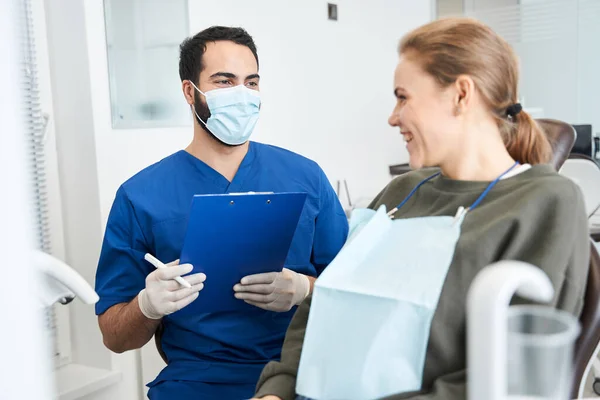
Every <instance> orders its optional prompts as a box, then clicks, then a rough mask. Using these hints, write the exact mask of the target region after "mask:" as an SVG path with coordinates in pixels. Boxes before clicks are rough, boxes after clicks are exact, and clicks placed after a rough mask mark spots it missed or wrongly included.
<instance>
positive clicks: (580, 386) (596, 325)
mask: <svg viewBox="0 0 600 400" xmlns="http://www.w3.org/2000/svg"><path fill="white" fill-rule="evenodd" d="M560 174H561V175H564V176H566V177H568V178H570V179H572V180H573V181H574V182H575V183H577V184H578V185H579V187H580V189H581V191H582V193H583V197H584V202H585V208H586V213H587V215H588V218H590V236H591V237H592V243H591V256H590V271H589V277H588V283H587V288H586V294H585V302H584V309H583V313H582V315H581V319H580V323H581V327H582V331H581V335H580V337H579V339H578V341H577V344H576V356H575V377H574V379H575V380H574V383H573V398H582V396H583V395H584V389H585V384H586V381H587V379H586V378H587V377H588V375H589V373H590V372H592V373H593V376H594V382H593V386H592V388H593V390H594V392H595V393H596V394H598V395H600V360H598V352H599V351H600V344H599V343H600V255H599V252H600V243H598V242H600V226H595V224H594V220H593V218H598V217H597V216H596V215H597V214H598V213H599V210H600V165H598V164H597V163H596V161H594V160H593V159H591V158H590V157H587V156H584V155H581V154H571V155H570V156H569V158H568V159H567V160H566V161H565V163H564V164H563V165H562V167H561V168H560Z"/></svg>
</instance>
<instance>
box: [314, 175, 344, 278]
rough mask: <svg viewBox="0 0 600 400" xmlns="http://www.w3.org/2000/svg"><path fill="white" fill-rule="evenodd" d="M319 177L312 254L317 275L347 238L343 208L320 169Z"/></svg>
mask: <svg viewBox="0 0 600 400" xmlns="http://www.w3.org/2000/svg"><path fill="white" fill-rule="evenodd" d="M320 178H321V179H320V180H321V183H320V186H321V187H320V192H321V193H320V198H319V202H320V208H319V215H317V218H316V221H315V237H314V243H313V254H312V263H313V265H314V266H315V268H316V270H317V274H318V275H320V274H321V272H323V270H324V269H325V267H327V265H328V264H329V263H330V262H331V261H332V260H333V259H334V258H335V256H336V255H337V254H338V252H339V251H340V249H341V248H342V246H343V245H344V243H345V242H346V239H347V238H348V219H347V218H346V214H345V212H344V209H343V208H342V205H341V204H340V201H339V199H338V197H337V195H336V193H335V191H334V190H333V187H332V186H331V183H329V180H328V179H327V176H326V175H325V173H324V172H323V171H322V170H321V171H320Z"/></svg>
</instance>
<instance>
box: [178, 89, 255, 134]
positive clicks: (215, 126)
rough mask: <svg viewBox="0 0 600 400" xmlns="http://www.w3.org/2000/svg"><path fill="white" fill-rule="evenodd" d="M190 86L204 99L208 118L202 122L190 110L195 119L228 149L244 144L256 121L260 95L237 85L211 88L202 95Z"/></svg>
mask: <svg viewBox="0 0 600 400" xmlns="http://www.w3.org/2000/svg"><path fill="white" fill-rule="evenodd" d="M190 83H191V84H192V86H194V88H195V89H196V90H197V91H198V92H200V93H201V94H202V95H203V96H204V97H205V98H206V104H207V105H208V109H209V111H210V117H209V118H208V119H207V120H206V122H204V121H203V120H202V118H200V116H199V115H198V113H197V112H196V109H195V107H192V109H193V110H194V113H195V114H196V117H198V120H199V121H200V122H202V124H204V126H205V127H206V129H208V131H209V132H210V133H212V134H213V135H214V136H215V137H216V138H217V139H219V140H220V141H221V142H223V143H225V144H228V145H230V146H237V145H240V144H244V143H246V142H247V141H248V139H250V136H251V135H252V131H253V130H254V127H255V126H256V123H257V122H258V113H259V110H260V93H259V92H258V91H256V90H252V89H248V88H247V87H246V86H244V85H238V86H234V87H230V88H225V89H214V90H209V91H208V92H206V93H204V92H202V91H201V90H200V89H198V88H197V87H196V85H194V82H191V81H190Z"/></svg>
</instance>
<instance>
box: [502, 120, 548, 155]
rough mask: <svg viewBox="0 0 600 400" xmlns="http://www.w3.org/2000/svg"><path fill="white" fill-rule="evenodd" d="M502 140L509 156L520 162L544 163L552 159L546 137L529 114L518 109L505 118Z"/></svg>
mask: <svg viewBox="0 0 600 400" xmlns="http://www.w3.org/2000/svg"><path fill="white" fill-rule="evenodd" d="M500 130H501V131H503V133H504V135H503V136H504V142H505V144H506V149H507V150H508V153H509V154H510V156H511V157H512V158H513V159H515V160H517V161H519V162H520V163H521V164H525V163H528V164H532V165H533V164H546V163H548V162H550V160H551V159H552V146H551V145H550V141H549V140H548V137H547V136H546V134H545V133H544V131H543V130H542V129H541V128H540V126H539V125H538V124H537V122H535V120H534V119H533V118H531V115H529V114H527V113H526V112H525V111H523V110H519V111H518V112H516V113H515V115H513V116H509V117H507V119H506V122H505V127H504V129H502V128H501V129H500Z"/></svg>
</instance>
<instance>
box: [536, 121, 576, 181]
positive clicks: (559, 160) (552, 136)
mask: <svg viewBox="0 0 600 400" xmlns="http://www.w3.org/2000/svg"><path fill="white" fill-rule="evenodd" d="M536 122H537V123H538V125H539V126H540V128H542V130H543V131H544V132H545V133H546V136H547V137H548V140H549V141H550V144H551V145H552V154H553V156H552V160H551V164H552V165H553V166H554V168H555V169H556V170H557V171H558V170H559V169H560V168H561V167H562V165H563V163H564V162H565V160H566V159H567V158H569V154H570V153H571V149H572V148H573V144H574V143H575V138H576V137H577V133H576V132H575V128H573V127H572V126H571V125H570V124H567V123H566V122H562V121H557V120H554V119H536Z"/></svg>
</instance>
